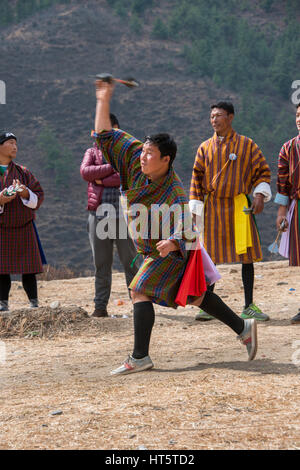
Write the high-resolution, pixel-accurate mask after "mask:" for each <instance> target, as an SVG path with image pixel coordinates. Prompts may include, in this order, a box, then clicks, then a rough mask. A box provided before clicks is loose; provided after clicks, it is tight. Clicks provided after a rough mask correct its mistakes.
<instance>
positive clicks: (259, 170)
mask: <svg viewBox="0 0 300 470" xmlns="http://www.w3.org/2000/svg"><path fill="white" fill-rule="evenodd" d="M251 158H252V181H251V182H252V186H254V190H253V197H254V199H253V203H252V208H253V214H260V213H261V212H262V211H263V209H264V204H265V202H268V201H270V200H271V197H272V192H271V187H270V182H271V171H270V167H269V165H268V163H267V160H266V159H265V157H264V155H263V154H262V152H261V150H260V148H259V147H258V145H256V143H255V142H252V143H251Z"/></svg>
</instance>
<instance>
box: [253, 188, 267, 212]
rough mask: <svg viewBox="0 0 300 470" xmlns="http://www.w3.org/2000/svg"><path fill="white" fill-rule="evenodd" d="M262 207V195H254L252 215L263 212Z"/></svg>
mask: <svg viewBox="0 0 300 470" xmlns="http://www.w3.org/2000/svg"><path fill="white" fill-rule="evenodd" d="M264 206H265V203H264V195H263V194H261V193H257V194H255V196H254V199H253V203H252V209H253V214H260V213H261V212H262V211H263V210H264Z"/></svg>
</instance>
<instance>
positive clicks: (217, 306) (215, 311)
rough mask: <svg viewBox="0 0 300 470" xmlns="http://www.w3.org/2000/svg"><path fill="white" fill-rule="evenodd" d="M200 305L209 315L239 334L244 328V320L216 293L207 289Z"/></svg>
mask: <svg viewBox="0 0 300 470" xmlns="http://www.w3.org/2000/svg"><path fill="white" fill-rule="evenodd" d="M200 307H201V308H202V309H203V310H204V311H205V312H206V313H209V315H212V316H213V317H215V318H217V319H218V320H220V321H221V322H223V323H225V324H226V325H227V326H229V327H230V328H231V329H232V330H233V331H235V333H237V334H238V335H240V334H241V333H242V331H243V329H244V320H243V319H242V318H240V317H238V316H237V315H236V314H235V313H234V312H233V311H232V310H231V309H230V308H229V307H228V306H227V305H226V304H225V303H224V302H223V300H222V299H220V297H219V296H218V295H216V294H215V293H214V292H211V291H209V290H207V291H206V292H205V296H204V299H203V300H202V304H201V305H200Z"/></svg>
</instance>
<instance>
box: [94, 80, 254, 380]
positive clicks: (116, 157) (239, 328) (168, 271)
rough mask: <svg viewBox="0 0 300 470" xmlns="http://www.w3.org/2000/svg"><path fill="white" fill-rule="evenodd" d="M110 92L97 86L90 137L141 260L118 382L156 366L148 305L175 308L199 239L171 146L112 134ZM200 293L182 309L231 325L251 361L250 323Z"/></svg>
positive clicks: (156, 138)
mask: <svg viewBox="0 0 300 470" xmlns="http://www.w3.org/2000/svg"><path fill="white" fill-rule="evenodd" d="M113 90H114V84H113V83H109V82H104V81H101V80H97V81H96V100H97V104H96V116H95V131H93V132H92V135H93V136H94V137H95V138H96V142H97V144H98V146H99V147H100V149H101V151H102V153H103V155H104V158H105V159H106V160H107V162H108V163H110V164H111V165H112V166H113V167H114V168H115V170H116V171H117V172H118V173H119V174H120V178H121V195H122V199H123V202H122V207H123V211H124V214H125V215H126V218H127V224H128V229H129V232H130V234H131V237H132V239H133V241H134V243H135V245H136V249H137V252H138V253H139V254H140V256H141V257H142V259H143V262H142V264H141V267H140V269H139V271H138V272H137V274H136V275H135V277H134V278H133V280H132V282H131V284H130V286H129V287H130V289H131V297H132V301H133V323H134V347H133V352H132V354H130V355H129V357H128V358H127V359H126V360H125V362H124V363H123V364H122V365H121V366H120V367H119V368H117V369H115V370H113V371H112V372H111V374H112V375H122V374H129V373H133V372H140V371H143V370H146V369H151V368H152V367H153V366H154V365H153V362H152V360H151V358H150V356H149V345H150V337H151V332H152V328H153V325H154V321H155V312H154V307H153V304H154V303H157V304H159V305H163V306H166V307H173V308H176V307H177V303H176V297H177V293H178V291H179V290H180V285H181V281H182V278H183V276H184V274H185V270H186V267H187V264H188V262H189V256H190V253H192V252H189V251H188V248H189V245H190V244H191V242H192V241H193V240H194V239H196V237H197V232H196V231H195V229H194V227H193V224H192V218H191V214H190V213H189V211H187V210H185V208H186V207H188V200H187V198H186V195H185V192H184V189H183V185H182V183H181V181H180V179H179V177H178V176H177V174H176V173H175V171H174V169H173V166H172V164H173V161H174V159H175V156H176V150H177V146H176V143H175V142H174V140H173V139H172V138H171V137H170V136H169V135H168V134H156V135H152V136H148V137H146V139H145V142H144V143H142V142H140V141H139V140H137V139H135V138H134V137H132V136H131V135H129V134H127V133H126V132H124V131H122V130H120V129H117V130H116V129H112V126H111V122H110V117H109V114H110V100H111V97H112V94H113ZM137 207H138V212H139V214H141V213H142V215H143V217H142V220H143V223H140V224H139V225H140V226H141V227H142V228H141V230H137V226H136V225H135V224H134V222H135V218H134V216H135V215H136V214H137V212H136V208H137ZM174 207H175V208H176V209H177V210H178V209H179V211H178V212H179V215H178V213H177V219H176V217H175V216H174V217H173V216H172V214H171V212H172V211H173V209H174ZM160 208H163V209H164V210H163V211H162V216H161V217H159V218H158V220H157V217H155V215H156V214H157V212H158V211H159V210H160ZM168 212H169V213H168ZM175 219H176V220H175ZM166 220H168V221H169V231H168V234H166V233H165V232H164V227H165V225H166V224H165V221H166ZM137 232H138V233H137ZM198 251H200V253H201V255H202V257H203V264H202V266H203V265H204V266H205V265H206V261H207V257H208V255H207V254H206V253H205V250H203V249H202V248H201V250H198ZM211 264H212V263H211ZM202 271H203V267H202ZM202 274H203V276H202V278H204V279H205V277H206V279H207V282H208V283H211V282H213V280H211V279H210V276H211V273H210V274H209V275H206V274H208V273H206V272H205V269H204V272H202ZM205 275H206V276H205ZM201 290H202V295H200V296H198V297H197V296H193V297H192V296H189V297H188V298H187V303H190V304H192V305H197V306H200V305H201V308H203V309H204V310H205V311H206V312H209V313H210V314H211V315H213V316H214V317H215V318H217V319H219V320H220V321H222V322H223V323H225V324H226V325H228V326H229V327H230V328H231V329H232V330H233V331H234V332H235V333H236V334H237V335H238V339H239V340H241V342H242V343H243V344H244V345H245V346H246V348H247V352H248V359H249V360H252V359H254V357H255V355H256V351H257V331H256V322H255V320H254V319H249V320H244V319H242V318H240V317H239V316H238V315H236V314H235V313H234V312H233V311H232V310H231V309H230V308H229V307H228V306H227V305H226V304H225V303H224V302H223V301H222V300H221V299H220V298H219V297H218V296H217V295H216V294H215V293H214V292H210V291H208V290H206V285H205V286H204V287H203V286H202V289H201Z"/></svg>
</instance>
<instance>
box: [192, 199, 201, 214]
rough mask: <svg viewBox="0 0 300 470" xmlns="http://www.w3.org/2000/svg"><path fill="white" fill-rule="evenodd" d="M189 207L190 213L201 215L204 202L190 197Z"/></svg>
mask: <svg viewBox="0 0 300 470" xmlns="http://www.w3.org/2000/svg"><path fill="white" fill-rule="evenodd" d="M189 207H190V211H191V213H192V214H196V215H199V216H201V215H202V212H203V207H204V202H203V201H198V200H197V199H190V201H189Z"/></svg>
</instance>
